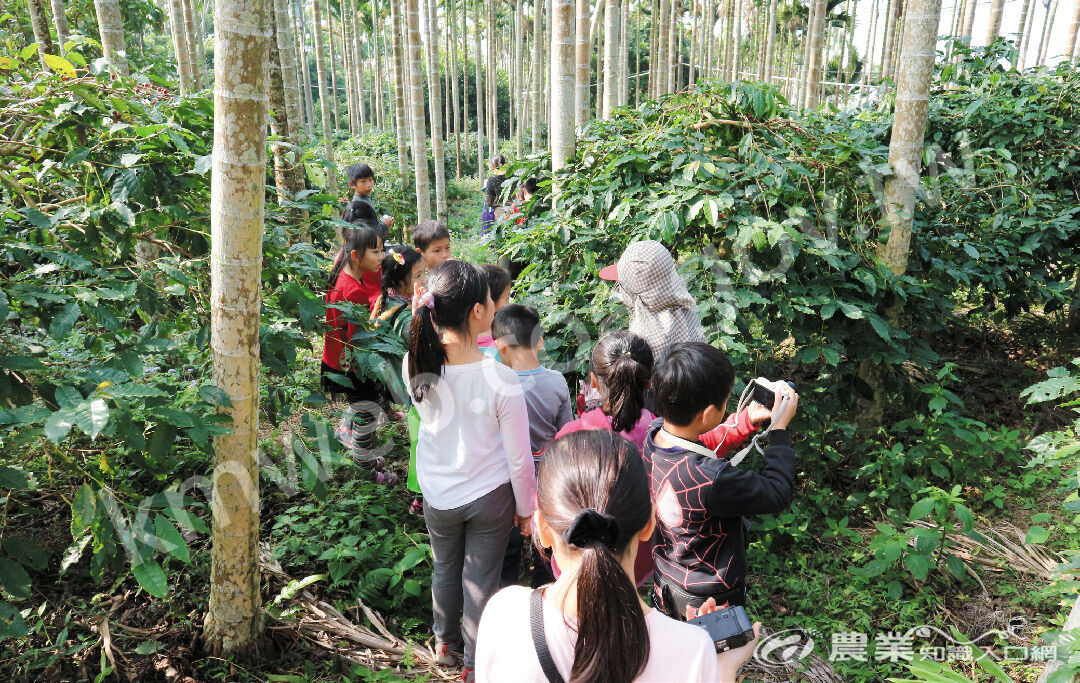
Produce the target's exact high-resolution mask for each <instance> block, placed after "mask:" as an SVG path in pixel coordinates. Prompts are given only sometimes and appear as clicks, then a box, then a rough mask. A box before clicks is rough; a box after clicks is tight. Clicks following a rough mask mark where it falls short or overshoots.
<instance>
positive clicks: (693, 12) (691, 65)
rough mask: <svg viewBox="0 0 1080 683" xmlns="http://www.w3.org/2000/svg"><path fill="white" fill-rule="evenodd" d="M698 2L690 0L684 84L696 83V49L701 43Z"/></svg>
mask: <svg viewBox="0 0 1080 683" xmlns="http://www.w3.org/2000/svg"><path fill="white" fill-rule="evenodd" d="M700 9H701V2H700V0H690V53H689V54H690V58H689V59H688V60H687V62H688V63H687V67H686V84H687V85H693V84H695V83H697V63H696V62H697V49H698V43H699V42H700V41H701V17H700V16H699V13H700Z"/></svg>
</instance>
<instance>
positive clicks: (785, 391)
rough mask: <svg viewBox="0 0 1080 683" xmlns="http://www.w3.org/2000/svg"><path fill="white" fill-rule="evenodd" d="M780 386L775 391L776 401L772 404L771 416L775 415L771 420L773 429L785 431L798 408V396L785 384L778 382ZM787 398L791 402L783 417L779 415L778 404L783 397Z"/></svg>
mask: <svg viewBox="0 0 1080 683" xmlns="http://www.w3.org/2000/svg"><path fill="white" fill-rule="evenodd" d="M778 384H779V385H780V387H779V389H778V390H777V391H776V401H775V402H773V407H772V414H773V415H776V417H775V418H774V419H773V423H772V428H773V429H787V426H788V423H789V422H791V418H792V417H794V416H795V409H796V408H798V407H799V394H797V393H796V392H795V390H794V389H792V388H791V387H790V386H788V385H787V383H786V382H778ZM785 395H786V396H788V397H789V398H790V399H791V400H790V401H789V402H788V404H787V409H786V410H785V411H784V414H783V415H780V412H779V411H780V402H781V401H782V400H783V399H784V396H785Z"/></svg>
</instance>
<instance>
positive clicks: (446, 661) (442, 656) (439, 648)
mask: <svg viewBox="0 0 1080 683" xmlns="http://www.w3.org/2000/svg"><path fill="white" fill-rule="evenodd" d="M435 663H436V664H438V665H439V666H457V657H455V656H454V653H453V652H451V651H450V645H449V644H448V643H442V642H439V641H437V640H436V641H435Z"/></svg>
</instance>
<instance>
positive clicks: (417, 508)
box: [409, 498, 424, 517]
mask: <svg viewBox="0 0 1080 683" xmlns="http://www.w3.org/2000/svg"><path fill="white" fill-rule="evenodd" d="M409 514H410V515H420V516H421V517H422V516H423V515H424V501H422V500H420V499H419V498H413V499H412V505H410V506H409Z"/></svg>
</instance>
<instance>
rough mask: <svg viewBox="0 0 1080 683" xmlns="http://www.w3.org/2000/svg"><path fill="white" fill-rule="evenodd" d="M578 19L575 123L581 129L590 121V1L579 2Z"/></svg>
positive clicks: (580, 0)
mask: <svg viewBox="0 0 1080 683" xmlns="http://www.w3.org/2000/svg"><path fill="white" fill-rule="evenodd" d="M576 19H577V25H576V29H577V30H576V33H575V35H576V36H577V42H576V43H575V51H574V55H575V59H574V121H575V123H576V124H577V125H578V127H581V126H584V125H585V123H586V122H588V120H589V86H590V82H589V81H590V78H589V77H590V76H591V75H592V63H591V62H592V55H591V54H590V50H589V48H590V47H591V46H592V40H591V39H590V36H589V19H590V16H589V0H577V14H576Z"/></svg>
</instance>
